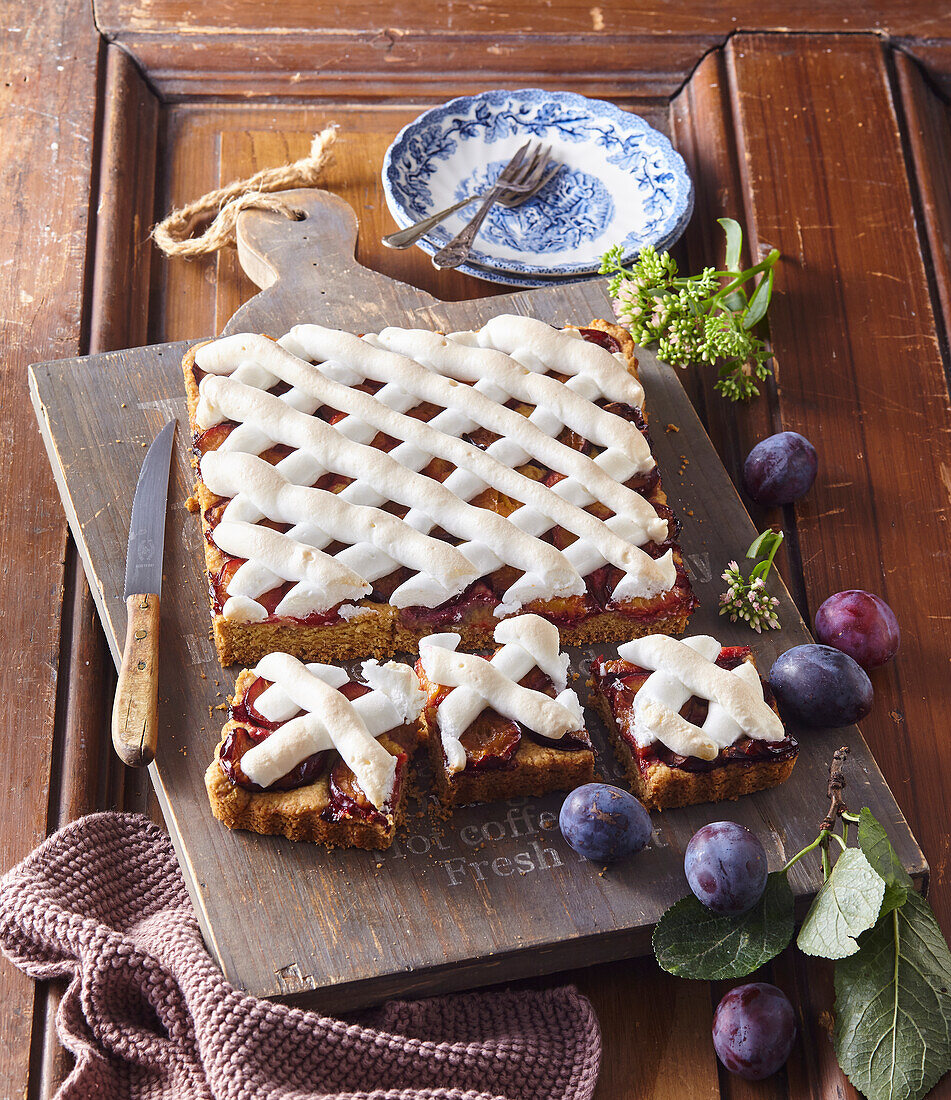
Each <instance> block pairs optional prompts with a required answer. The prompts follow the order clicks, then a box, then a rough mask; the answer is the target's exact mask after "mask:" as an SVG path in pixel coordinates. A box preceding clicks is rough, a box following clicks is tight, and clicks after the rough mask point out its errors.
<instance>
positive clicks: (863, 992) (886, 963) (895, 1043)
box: [835, 892, 951, 1100]
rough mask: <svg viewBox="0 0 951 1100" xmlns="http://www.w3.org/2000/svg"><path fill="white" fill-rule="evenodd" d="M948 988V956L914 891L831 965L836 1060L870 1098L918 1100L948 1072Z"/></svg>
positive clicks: (950, 1001) (934, 923)
mask: <svg viewBox="0 0 951 1100" xmlns="http://www.w3.org/2000/svg"><path fill="white" fill-rule="evenodd" d="M949 990H951V952H949V951H948V946H947V944H946V943H945V942H944V937H943V936H942V935H941V929H940V928H939V927H938V922H937V921H936V920H935V918H934V914H933V913H932V912H931V909H930V907H929V906H928V903H927V902H926V901H925V900H924V899H923V898H921V897H919V895H918V894H916V893H914V892H911V893H909V894H908V897H907V900H906V901H905V904H904V905H903V906H902V907H901V908H900V909H895V910H893V911H892V912H890V913H889V914H888V915H887V916H886V917H884V918H883V919H882V920H880V921H879V922H878V924H877V925H876V926H875V928H874V930H873V931H871V932H869V933H867V934H866V935H865V936H863V937H862V944H861V949H860V950H859V951H858V952H857V953H856V954H855V955H851V956H850V957H849V958H847V959H843V960H842V961H840V962H837V963H836V965H835V994H836V1002H835V1008H836V1021H835V1052H836V1057H837V1058H838V1059H839V1065H840V1066H841V1067H842V1069H843V1070H844V1071H845V1074H846V1076H847V1077H848V1078H849V1080H850V1081H851V1082H852V1084H853V1085H855V1087H856V1088H857V1089H858V1090H859V1091H860V1092H862V1093H864V1094H865V1095H866V1096H867V1097H868V1100H920V1098H921V1097H923V1096H925V1095H926V1094H927V1093H928V1092H930V1091H931V1088H932V1086H933V1085H934V1084H935V1083H936V1082H937V1081H938V1080H939V1078H941V1077H942V1076H943V1075H944V1074H945V1073H946V1072H947V1071H948V1070H949V1069H951V1034H949V1027H951V994H949Z"/></svg>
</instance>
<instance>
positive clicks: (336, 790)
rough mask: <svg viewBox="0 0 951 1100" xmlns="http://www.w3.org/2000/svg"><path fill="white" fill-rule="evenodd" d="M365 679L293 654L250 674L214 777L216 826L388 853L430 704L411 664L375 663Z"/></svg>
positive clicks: (240, 683) (208, 783) (240, 684)
mask: <svg viewBox="0 0 951 1100" xmlns="http://www.w3.org/2000/svg"><path fill="white" fill-rule="evenodd" d="M363 678H364V681H365V683H359V682H357V681H353V680H351V679H350V678H349V676H348V674H347V673H346V672H345V671H343V670H342V669H339V668H333V667H331V666H330V665H319V664H310V665H303V664H301V662H300V661H298V660H297V659H296V658H294V657H292V656H290V655H289V654H287V653H269V654H268V655H267V656H266V657H264V658H263V659H262V660H261V661H260V662H259V663H258V665H257V667H256V668H254V669H244V670H243V671H242V672H241V673H240V675H239V676H238V680H237V683H236V685H235V694H234V698H233V700H232V703H231V711H230V717H229V720H228V722H227V723H226V724H225V727H224V729H223V730H222V737H221V742H220V743H219V745H218V748H217V750H216V751H215V758H214V760H213V761H212V762H211V764H210V765H209V766H208V770H207V771H206V773H205V787H206V789H207V791H208V798H209V801H210V802H211V809H212V813H213V814H214V815H215V817H216V818H218V820H219V821H223V822H224V823H225V825H227V826H228V827H229V828H230V829H249V830H251V831H252V832H255V833H277V834H281V835H283V836H286V837H290V839H291V840H310V841H317V842H319V843H323V844H328V845H335V846H337V847H341V848H388V847H389V846H390V844H391V843H392V841H393V834H394V832H395V829H396V824H397V822H398V821H399V819H400V817H401V815H402V810H403V800H404V796H405V789H406V773H407V764H408V761H409V758H410V757H411V756H412V755H413V753H414V752H415V751H416V746H417V743H418V723H417V719H418V715H419V713H420V711H421V709H422V705H423V702H424V700H425V696H424V695H423V693H422V692H421V691H420V689H419V684H418V682H417V680H416V676H415V675H414V673H413V670H412V669H411V668H409V667H408V666H407V665H398V664H395V663H394V662H389V663H388V664H385V665H381V664H379V663H378V662H377V661H366V662H364V664H363Z"/></svg>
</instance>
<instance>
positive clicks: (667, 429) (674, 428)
mask: <svg viewBox="0 0 951 1100" xmlns="http://www.w3.org/2000/svg"><path fill="white" fill-rule="evenodd" d="M664 431H665V432H667V433H668V434H670V432H679V431H680V429H679V428H678V427H677V425H676V424H667V425H665V427H664Z"/></svg>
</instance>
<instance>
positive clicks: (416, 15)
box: [95, 0, 951, 48]
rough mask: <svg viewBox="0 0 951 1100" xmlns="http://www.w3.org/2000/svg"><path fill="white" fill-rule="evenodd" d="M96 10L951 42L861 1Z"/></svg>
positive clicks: (947, 18) (269, 20) (181, 16)
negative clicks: (864, 34)
mask: <svg viewBox="0 0 951 1100" xmlns="http://www.w3.org/2000/svg"><path fill="white" fill-rule="evenodd" d="M95 9H96V19H97V23H98V25H99V26H100V27H101V28H102V29H103V31H104V32H105V33H107V34H121V33H124V32H134V33H144V32H147V31H152V32H164V33H177V34H182V35H186V36H190V35H194V34H198V33H201V32H211V31H214V32H217V33H220V34H222V35H223V36H230V37H239V36H250V35H254V36H256V37H260V36H261V35H262V34H265V33H268V32H278V31H280V32H283V33H288V32H292V31H294V32H306V31H318V30H320V31H325V32H334V33H337V34H341V35H358V34H376V35H378V36H380V38H381V39H384V40H385V39H386V37H387V36H388V37H389V38H390V39H394V40H396V39H399V38H402V37H405V36H407V35H409V34H412V33H414V32H415V33H420V34H440V33H448V34H453V35H455V36H465V35H469V34H473V33H481V34H492V35H496V36H499V37H504V36H509V35H511V36H516V35H525V36H530V37H535V36H552V37H555V36H557V37H559V38H562V39H570V38H573V37H574V36H577V35H581V34H590V35H592V36H595V35H597V36H600V37H602V38H604V39H609V38H612V37H618V36H621V37H623V36H632V35H653V36H657V37H658V38H669V37H674V36H678V35H690V34H698V33H707V34H715V35H719V36H725V35H728V34H731V33H732V32H734V31H767V30H772V31H783V30H787V29H792V30H800V31H801V30H816V31H849V32H851V33H858V32H861V31H873V32H875V33H878V34H895V35H907V36H920V37H925V38H940V37H942V36H944V37H951V15H949V13H948V12H946V11H944V10H943V9H941V8H940V7H937V6H936V5H934V4H933V3H929V2H928V0H891V2H883V3H868V2H865V3H858V4H843V3H841V0H817V2H816V3H813V4H810V5H809V9H808V11H807V12H803V13H801V14H800V13H797V12H795V11H792V10H790V7H789V5H788V4H784V3H782V0H736V2H734V3H732V4H730V5H729V6H728V7H727V6H724V5H718V4H710V3H706V2H704V0H680V2H679V3H678V4H676V5H671V6H670V7H669V8H665V9H664V10H663V12H660V11H658V9H657V7H656V6H654V5H650V4H645V3H643V2H642V0H611V3H610V4H603V5H601V6H592V5H591V4H590V3H589V0H565V2H562V3H559V4H557V5H547V6H546V7H544V8H541V9H540V8H539V6H538V5H537V4H533V3H531V2H530V0H514V2H512V0H488V2H487V3H482V4H475V3H461V4H460V3H440V2H439V0H417V2H416V3H398V4H394V5H392V6H391V7H389V8H387V9H385V10H381V8H380V5H379V4H378V3H376V2H375V0H358V2H356V3H347V4H331V3H326V2H318V3H313V2H311V0H286V2H285V3H283V4H281V5H280V6H279V7H277V8H275V7H274V6H273V5H271V4H266V3H262V2H261V0H226V2H224V3H221V4H219V5H218V6H217V7H216V8H215V10H214V13H213V14H212V13H210V12H208V11H207V10H206V9H203V8H201V7H196V6H195V5H194V4H191V3H189V0H150V2H149V3H147V4H145V3H142V2H141V0H96V2H95ZM381 48H383V47H382V46H381Z"/></svg>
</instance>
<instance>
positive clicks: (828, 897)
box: [796, 848, 885, 959]
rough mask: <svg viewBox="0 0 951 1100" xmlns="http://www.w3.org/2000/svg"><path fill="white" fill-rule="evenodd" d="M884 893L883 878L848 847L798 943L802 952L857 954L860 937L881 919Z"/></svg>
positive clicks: (833, 956) (818, 897) (823, 955)
mask: <svg viewBox="0 0 951 1100" xmlns="http://www.w3.org/2000/svg"><path fill="white" fill-rule="evenodd" d="M884 894H885V882H884V880H883V879H882V876H881V875H880V874H879V873H878V872H877V871H876V870H875V868H874V867H872V865H871V864H870V863H869V861H868V860H867V859H866V858H865V856H864V855H863V854H862V852H860V851H859V849H858V848H846V849H845V851H844V852H842V853H841V855H840V856H839V858H838V859H837V860H836V861H835V866H834V867H833V868H832V874H831V875H830V876H829V878H828V879H827V880H826V881H825V882H824V883H823V884H822V888H821V889H820V890H819V893H818V894H816V898H815V901H813V903H812V908H811V909H810V910H809V912H808V913H807V914H806V919H805V920H804V921H803V925H802V928H801V929H800V930H799V938H798V939H797V940H796V943H798V944H799V950H800V951H802V952H804V953H805V954H806V955H819V956H820V957H821V958H823V959H844V958H845V957H846V956H847V955H854V954H855V952H856V951H858V949H859V945H858V941H857V938H856V937H858V936H860V935H861V934H862V933H863V932H867V931H868V929H869V928H871V927H872V925H873V924H874V923H875V922H876V921H877V920H878V913H879V909H880V908H881V905H882V898H883V896H884Z"/></svg>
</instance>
